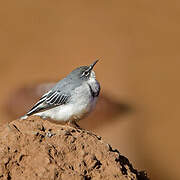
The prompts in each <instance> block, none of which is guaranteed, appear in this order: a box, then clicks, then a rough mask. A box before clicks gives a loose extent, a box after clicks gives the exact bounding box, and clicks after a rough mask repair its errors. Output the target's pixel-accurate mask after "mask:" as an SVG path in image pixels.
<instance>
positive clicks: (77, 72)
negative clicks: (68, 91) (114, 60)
mask: <svg viewBox="0 0 180 180" xmlns="http://www.w3.org/2000/svg"><path fill="white" fill-rule="evenodd" d="M98 61H99V60H96V61H94V62H93V63H92V64H91V65H90V66H81V67H78V68H76V69H74V70H73V71H72V72H71V73H70V74H69V75H68V76H67V77H68V78H69V79H71V80H79V81H87V80H88V79H89V78H90V77H91V73H92V70H93V68H94V66H95V65H96V63H97V62H98Z"/></svg>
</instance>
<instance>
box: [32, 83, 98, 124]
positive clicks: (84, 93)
mask: <svg viewBox="0 0 180 180" xmlns="http://www.w3.org/2000/svg"><path fill="white" fill-rule="evenodd" d="M96 100H97V98H93V97H92V95H91V92H90V90H89V88H88V85H87V86H86V85H84V86H82V87H79V88H77V89H75V90H74V93H73V96H72V97H71V99H70V102H69V103H67V104H65V105H60V106H57V107H54V108H52V109H49V110H46V111H43V112H39V113H36V114H34V115H37V116H41V117H43V118H51V119H52V120H55V121H58V122H61V121H62V122H66V121H72V120H79V119H81V118H83V117H84V116H86V115H87V114H88V113H89V112H91V110H92V109H93V107H94V106H95V104H96Z"/></svg>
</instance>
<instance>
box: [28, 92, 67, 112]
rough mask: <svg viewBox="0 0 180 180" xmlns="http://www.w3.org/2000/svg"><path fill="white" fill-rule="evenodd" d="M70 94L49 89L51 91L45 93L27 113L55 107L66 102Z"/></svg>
mask: <svg viewBox="0 0 180 180" xmlns="http://www.w3.org/2000/svg"><path fill="white" fill-rule="evenodd" d="M69 97H70V96H69V95H66V94H64V93H61V92H60V91H58V90H56V91H49V93H46V94H44V95H43V96H42V97H41V99H40V100H39V101H38V102H37V103H36V104H35V105H34V106H33V108H32V109H31V110H30V111H29V112H28V113H27V115H32V114H34V113H37V112H40V111H43V110H46V109H50V108H53V107H55V106H59V105H62V104H65V103H66V102H67V101H68V99H69Z"/></svg>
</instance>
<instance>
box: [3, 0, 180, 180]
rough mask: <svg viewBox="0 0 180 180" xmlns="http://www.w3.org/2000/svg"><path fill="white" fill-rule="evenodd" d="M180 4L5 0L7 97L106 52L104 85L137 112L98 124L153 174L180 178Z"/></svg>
mask: <svg viewBox="0 0 180 180" xmlns="http://www.w3.org/2000/svg"><path fill="white" fill-rule="evenodd" d="M179 9H180V2H179V1H175V0H172V1H161V0H158V1H149V0H147V1H141V0H137V1H123V0H111V1H107V0H103V1H102V0H99V1H95V0H91V1H84V0H76V1H73V0H71V1H70V0H66V1H61V0H54V1H48V0H39V1H30V0H29V1H24V0H17V1H10V0H6V1H1V2H0V76H1V93H0V98H1V104H3V103H4V101H5V100H6V99H7V97H8V95H9V94H10V93H12V91H13V90H14V89H16V88H18V87H22V86H23V85H25V84H28V83H32V82H36V81H38V80H42V79H48V80H51V79H61V78H62V77H64V76H65V75H66V74H67V73H69V72H70V71H71V70H72V69H73V68H75V67H77V66H80V65H86V64H90V63H91V62H92V61H93V60H95V59H96V58H99V57H100V58H101V62H99V63H98V65H97V66H96V72H97V77H98V80H99V81H100V82H101V86H102V90H103V92H105V93H107V94H108V95H109V97H113V98H115V99H116V100H117V101H119V102H122V101H123V102H125V103H126V104H129V105H130V106H131V107H132V109H133V111H132V113H129V114H126V115H124V116H121V114H120V115H119V116H118V117H116V118H115V119H113V118H112V119H110V121H111V122H110V123H109V124H105V125H104V124H102V126H101V127H99V126H98V127H97V128H95V129H94V131H95V132H96V133H97V134H99V135H101V136H103V137H104V139H106V141H107V142H108V143H110V144H112V145H113V146H114V147H116V148H118V149H119V150H120V152H121V153H123V154H124V155H126V156H128V157H129V159H130V160H131V162H132V163H133V164H134V166H135V167H136V168H139V169H146V170H147V171H148V173H149V174H150V177H151V179H153V180H154V179H163V180H170V179H173V180H174V179H180V172H179V164H180V158H179V152H180V145H179V135H180V133H179V132H180V131H179V125H180V123H179V99H180V95H179V94H180V85H179V82H180V71H179V67H180V59H179V58H180V52H179V47H180V46H179V45H180V35H179V34H180V23H179V19H180V11H179ZM1 109H2V108H1ZM0 118H1V119H3V120H4V119H6V118H7V114H5V113H4V112H3V110H1V112H0Z"/></svg>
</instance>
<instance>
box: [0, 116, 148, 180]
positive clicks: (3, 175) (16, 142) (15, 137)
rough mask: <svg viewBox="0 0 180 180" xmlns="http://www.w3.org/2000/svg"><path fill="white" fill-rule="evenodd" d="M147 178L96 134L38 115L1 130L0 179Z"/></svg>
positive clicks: (107, 179)
mask: <svg viewBox="0 0 180 180" xmlns="http://www.w3.org/2000/svg"><path fill="white" fill-rule="evenodd" d="M5 179H7V180H11V179H12V180H14V179H15V180H25V179H26V180H32V179H33V180H45V179H47V180H55V179H59V180H60V179H62V180H66V179H67V180H69V179H76V180H91V179H92V180H98V179H103V180H109V179H111V180H113V179H120V180H127V179H128V180H135V179H138V180H147V179H148V178H147V176H146V174H145V173H144V172H138V171H137V170H135V169H134V168H133V167H132V165H131V164H130V162H129V161H128V159H127V158H126V157H124V156H122V155H121V154H120V153H119V152H118V151H117V150H113V149H112V147H111V146H110V145H108V144H106V143H105V142H103V140H102V139H101V137H98V136H97V135H95V134H93V133H91V132H89V131H86V130H82V129H76V128H74V127H70V126H65V125H58V124H53V123H51V122H49V121H47V120H42V119H40V118H38V117H29V118H28V119H27V120H15V121H12V122H11V123H9V124H5V125H4V126H3V127H1V130H0V180H5Z"/></svg>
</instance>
